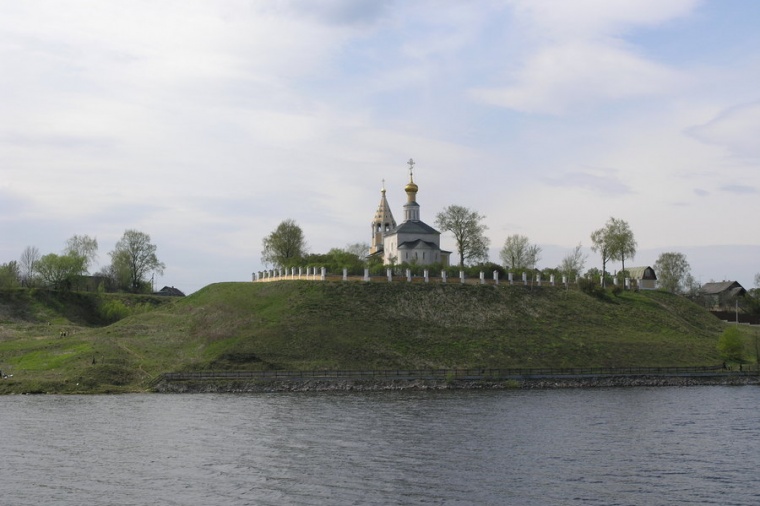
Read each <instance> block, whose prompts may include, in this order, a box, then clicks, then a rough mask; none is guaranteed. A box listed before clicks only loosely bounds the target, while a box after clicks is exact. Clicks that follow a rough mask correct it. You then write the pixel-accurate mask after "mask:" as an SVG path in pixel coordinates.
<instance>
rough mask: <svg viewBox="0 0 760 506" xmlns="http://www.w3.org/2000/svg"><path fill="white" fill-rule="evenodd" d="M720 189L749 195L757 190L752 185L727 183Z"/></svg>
mask: <svg viewBox="0 0 760 506" xmlns="http://www.w3.org/2000/svg"><path fill="white" fill-rule="evenodd" d="M720 189H721V191H724V192H727V193H734V194H736V195H748V194H749V195H751V194H755V193H757V192H758V190H757V188H755V187H754V186H747V185H742V184H729V185H725V186H721V188H720Z"/></svg>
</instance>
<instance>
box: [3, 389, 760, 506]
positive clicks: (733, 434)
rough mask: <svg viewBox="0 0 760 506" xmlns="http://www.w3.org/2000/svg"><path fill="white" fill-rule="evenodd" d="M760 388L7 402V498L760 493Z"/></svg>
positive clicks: (709, 497)
mask: <svg viewBox="0 0 760 506" xmlns="http://www.w3.org/2000/svg"><path fill="white" fill-rule="evenodd" d="M759 399H760V390H759V389H758V388H757V387H752V386H746V387H692V388H664V387H663V388H631V389H622V388H621V389H591V390H547V391H529V392H523V391H497V392H478V391H471V392H467V391H464V392H463V391H453V392H396V393H388V392H376V393H356V394H347V393H298V394H253V395H184V396H183V395H125V396H6V397H0V424H1V425H2V439H1V440H0V458H2V465H1V466H0V502H1V503H2V504H12V505H27V504H28V505H35V506H38V505H45V504H55V505H60V504H71V505H74V504H76V505H80V504H113V505H140V504H177V505H204V506H208V505H210V504H230V505H236V504H520V505H530V504H537V505H538V504H541V505H544V504H556V505H564V504H584V505H585V504H600V505H610V504H621V505H623V504H673V503H678V504H700V505H701V504H722V505H726V504H736V505H753V506H754V505H756V504H760V487H757V486H755V485H754V483H755V474H756V472H755V471H754V463H755V462H756V460H757V456H758V455H760V437H759V436H760V425H759V424H758V423H757V422H756V417H755V416H754V413H756V408H755V407H754V406H755V404H756V403H757V401H758V400H759Z"/></svg>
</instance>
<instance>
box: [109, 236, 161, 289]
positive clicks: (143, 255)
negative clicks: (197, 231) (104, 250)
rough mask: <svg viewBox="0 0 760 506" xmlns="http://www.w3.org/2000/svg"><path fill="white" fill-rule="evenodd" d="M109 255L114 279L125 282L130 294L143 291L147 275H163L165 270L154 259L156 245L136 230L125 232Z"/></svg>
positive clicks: (155, 258)
mask: <svg viewBox="0 0 760 506" xmlns="http://www.w3.org/2000/svg"><path fill="white" fill-rule="evenodd" d="M109 255H110V256H111V265H112V267H113V271H114V274H115V277H116V279H117V280H118V281H121V282H126V284H127V286H126V288H127V289H128V290H130V291H132V292H140V291H142V290H144V289H145V285H146V283H147V275H148V273H151V272H156V273H158V274H163V273H164V269H165V268H166V266H165V265H164V264H163V263H162V262H160V261H159V260H158V257H156V245H155V244H152V243H151V242H150V236H149V235H148V234H146V233H144V232H139V231H137V230H126V231H125V232H124V235H123V236H122V237H121V239H119V242H117V243H116V246H115V247H114V250H113V251H111V252H110V253H109ZM122 287H124V286H123V285H122Z"/></svg>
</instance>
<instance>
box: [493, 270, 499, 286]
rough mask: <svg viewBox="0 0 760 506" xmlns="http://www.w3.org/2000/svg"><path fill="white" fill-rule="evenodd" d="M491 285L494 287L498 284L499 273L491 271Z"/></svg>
mask: <svg viewBox="0 0 760 506" xmlns="http://www.w3.org/2000/svg"><path fill="white" fill-rule="evenodd" d="M493 283H494V284H495V285H498V284H499V271H493Z"/></svg>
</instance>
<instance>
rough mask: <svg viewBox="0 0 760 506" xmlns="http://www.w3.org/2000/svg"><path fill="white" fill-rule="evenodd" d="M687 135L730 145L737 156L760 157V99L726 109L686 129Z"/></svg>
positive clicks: (707, 141) (705, 141) (725, 145)
mask: <svg viewBox="0 0 760 506" xmlns="http://www.w3.org/2000/svg"><path fill="white" fill-rule="evenodd" d="M686 133H687V135H690V136H691V137H693V138H694V139H697V140H698V141H700V142H704V143H706V144H713V145H717V146H722V147H724V148H726V149H727V150H728V151H729V152H730V153H731V154H732V155H733V156H735V157H737V158H745V159H757V158H760V143H759V142H758V139H760V102H752V103H749V104H740V105H735V106H732V107H729V108H727V109H724V110H723V111H721V112H720V113H718V114H717V115H716V116H715V117H714V118H713V119H711V120H710V121H708V122H707V123H704V124H701V125H696V126H692V127H690V128H687V129H686Z"/></svg>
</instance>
